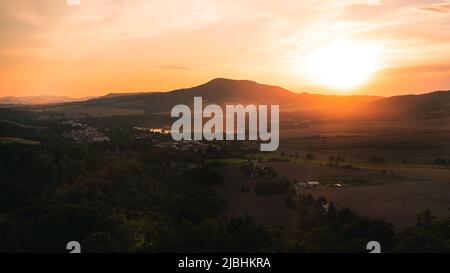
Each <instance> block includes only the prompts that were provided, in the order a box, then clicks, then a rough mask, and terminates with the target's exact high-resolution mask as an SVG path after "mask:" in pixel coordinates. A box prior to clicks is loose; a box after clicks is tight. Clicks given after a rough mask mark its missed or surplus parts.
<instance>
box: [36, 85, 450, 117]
mask: <svg viewBox="0 0 450 273" xmlns="http://www.w3.org/2000/svg"><path fill="white" fill-rule="evenodd" d="M195 96H201V97H202V98H203V102H204V104H212V103H214V104H219V105H225V104H244V105H246V104H279V105H280V109H281V111H282V112H284V113H287V112H291V113H300V114H301V115H302V118H304V119H308V118H313V119H314V118H320V119H324V118H327V119H330V118H332V119H333V118H337V119H339V118H345V119H367V118H375V119H377V118H389V119H391V118H396V119H397V118H441V117H450V91H438V92H433V93H428V94H423V95H406V96H395V97H388V98H383V97H377V96H339V95H318V94H309V93H295V92H292V91H289V90H287V89H284V88H282V87H279V86H273V85H267V84H260V83H256V82H254V81H249V80H231V79H224V78H218V79H214V80H211V81H209V82H207V83H205V84H202V85H199V86H195V87H191V88H184V89H178V90H174V91H170V92H140V93H111V94H108V95H106V96H103V97H98V98H93V99H89V100H85V101H77V102H65V103H60V104H55V105H47V106H44V107H45V109H46V110H52V111H57V112H66V113H71V114H80V115H82V116H85V115H91V116H114V115H142V114H146V115H154V114H163V115H167V114H168V113H169V112H170V110H171V109H172V107H173V106H174V105H176V104H187V105H192V104H193V97H195ZM285 117H286V116H285Z"/></svg>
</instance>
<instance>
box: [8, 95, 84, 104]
mask: <svg viewBox="0 0 450 273" xmlns="http://www.w3.org/2000/svg"><path fill="white" fill-rule="evenodd" d="M89 99H92V97H86V98H71V97H64V96H29V97H12V96H9V97H2V98H0V104H25V105H27V104H32V105H36V104H52V103H63V102H76V101H83V100H89Z"/></svg>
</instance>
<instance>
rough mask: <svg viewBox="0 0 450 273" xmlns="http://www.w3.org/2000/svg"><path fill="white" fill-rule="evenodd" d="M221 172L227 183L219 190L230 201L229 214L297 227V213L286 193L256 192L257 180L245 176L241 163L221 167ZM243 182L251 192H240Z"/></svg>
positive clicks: (271, 223) (259, 221)
mask: <svg viewBox="0 0 450 273" xmlns="http://www.w3.org/2000/svg"><path fill="white" fill-rule="evenodd" d="M221 172H222V175H223V176H224V179H225V184H224V185H223V186H221V187H219V188H218V190H219V193H220V194H221V195H222V196H223V197H224V198H225V200H226V201H227V203H228V207H227V215H228V216H230V217H237V216H245V215H247V214H248V215H249V216H251V217H253V218H254V219H255V220H256V221H257V222H258V223H260V224H265V225H270V226H282V227H287V228H292V229H294V228H295V227H296V225H297V214H296V213H295V211H294V210H292V209H290V208H289V207H288V205H287V204H286V202H285V195H284V194H277V195H257V194H255V192H254V184H255V181H254V180H253V181H251V180H246V179H245V178H243V177H242V174H241V172H240V171H239V165H229V166H225V167H223V168H221ZM242 183H246V185H247V187H248V188H249V192H245V193H242V192H240V189H241V184H242Z"/></svg>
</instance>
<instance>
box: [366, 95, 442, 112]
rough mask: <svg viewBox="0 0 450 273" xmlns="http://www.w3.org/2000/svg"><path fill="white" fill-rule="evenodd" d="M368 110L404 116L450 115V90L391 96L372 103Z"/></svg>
mask: <svg viewBox="0 0 450 273" xmlns="http://www.w3.org/2000/svg"><path fill="white" fill-rule="evenodd" d="M367 110H368V111H373V112H375V111H376V112H379V113H383V115H384V116H394V117H403V118H412V117H415V118H441V117H450V91H436V92H431V93H426V94H421V95H404V96H394V97H389V98H385V99H383V100H379V101H376V102H374V103H372V104H370V105H369V106H368V107H367Z"/></svg>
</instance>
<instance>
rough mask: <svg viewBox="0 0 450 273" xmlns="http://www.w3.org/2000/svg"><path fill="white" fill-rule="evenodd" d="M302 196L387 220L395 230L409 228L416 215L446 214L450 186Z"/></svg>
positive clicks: (326, 191) (363, 188) (388, 187)
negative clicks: (327, 201) (426, 213)
mask: <svg viewBox="0 0 450 273" xmlns="http://www.w3.org/2000/svg"><path fill="white" fill-rule="evenodd" d="M306 192H307V193H310V194H312V195H313V196H316V197H318V196H324V197H326V198H327V200H329V201H332V202H333V203H335V204H336V206H337V207H339V208H351V209H352V210H354V211H355V212H356V213H358V214H360V215H365V216H369V217H374V218H381V219H384V220H387V221H389V222H391V223H393V224H394V225H395V227H396V228H397V229H399V230H401V229H403V228H406V227H408V226H411V225H413V224H414V222H415V220H416V215H417V214H418V213H420V212H422V211H424V210H425V209H427V208H428V209H430V210H431V211H432V212H433V214H434V215H436V216H439V217H446V216H448V215H449V214H450V211H449V208H450V183H448V184H447V183H440V182H433V181H414V182H406V183H394V184H386V185H378V186H360V187H345V188H321V189H313V190H307V191H306Z"/></svg>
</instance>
